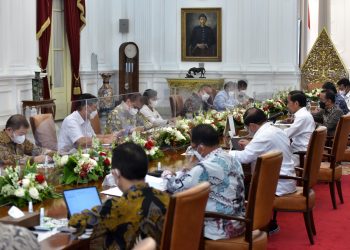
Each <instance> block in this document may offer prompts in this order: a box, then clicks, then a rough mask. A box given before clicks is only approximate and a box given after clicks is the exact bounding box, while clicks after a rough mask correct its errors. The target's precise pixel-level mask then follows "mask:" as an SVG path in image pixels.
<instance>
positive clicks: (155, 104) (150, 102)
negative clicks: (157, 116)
mask: <svg viewBox="0 0 350 250" xmlns="http://www.w3.org/2000/svg"><path fill="white" fill-rule="evenodd" d="M149 105H150V106H151V107H152V108H154V107H156V106H157V105H158V101H154V100H150V101H149Z"/></svg>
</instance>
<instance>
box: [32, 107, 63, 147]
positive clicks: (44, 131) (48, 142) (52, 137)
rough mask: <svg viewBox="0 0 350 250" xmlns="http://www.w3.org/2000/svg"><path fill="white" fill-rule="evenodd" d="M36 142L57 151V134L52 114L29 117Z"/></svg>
mask: <svg viewBox="0 0 350 250" xmlns="http://www.w3.org/2000/svg"><path fill="white" fill-rule="evenodd" d="M29 121H30V125H31V127H32V131H33V136H34V139H35V144H36V145H38V146H40V147H43V148H47V149H51V150H55V151H57V135H56V127H55V122H54V120H53V117H52V114H50V113H48V114H41V115H34V116H31V117H30V118H29Z"/></svg>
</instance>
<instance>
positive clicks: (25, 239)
mask: <svg viewBox="0 0 350 250" xmlns="http://www.w3.org/2000/svg"><path fill="white" fill-rule="evenodd" d="M0 231H1V234H0V250H9V249H23V250H24V249H25V250H37V249H40V246H39V243H38V241H37V239H36V237H35V236H34V234H33V233H32V232H31V231H29V230H28V229H26V228H24V227H18V226H13V225H5V224H0Z"/></svg>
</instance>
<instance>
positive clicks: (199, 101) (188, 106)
mask: <svg viewBox="0 0 350 250" xmlns="http://www.w3.org/2000/svg"><path fill="white" fill-rule="evenodd" d="M212 92H213V89H212V88H211V87H210V86H209V85H202V86H201V87H200V88H199V90H198V93H192V95H191V96H190V97H189V98H188V99H187V100H186V101H185V103H184V110H183V112H182V115H183V116H185V115H186V114H194V113H199V112H202V111H208V110H209V109H211V108H213V102H212V100H211V98H210V96H211V95H212Z"/></svg>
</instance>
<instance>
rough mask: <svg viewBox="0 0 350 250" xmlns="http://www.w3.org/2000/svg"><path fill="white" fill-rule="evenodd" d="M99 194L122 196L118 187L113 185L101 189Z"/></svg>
mask: <svg viewBox="0 0 350 250" xmlns="http://www.w3.org/2000/svg"><path fill="white" fill-rule="evenodd" d="M101 194H106V195H111V196H122V195H123V192H122V191H121V190H120V189H119V187H113V188H110V189H107V190H104V191H102V192H101Z"/></svg>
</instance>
